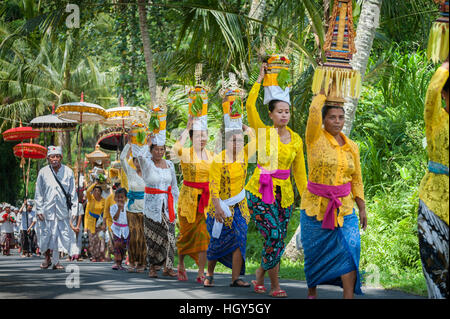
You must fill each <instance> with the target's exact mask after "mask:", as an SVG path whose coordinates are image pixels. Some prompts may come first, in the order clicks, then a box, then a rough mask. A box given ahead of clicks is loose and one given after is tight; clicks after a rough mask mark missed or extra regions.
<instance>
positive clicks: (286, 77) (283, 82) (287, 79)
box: [277, 69, 291, 90]
mask: <svg viewBox="0 0 450 319" xmlns="http://www.w3.org/2000/svg"><path fill="white" fill-rule="evenodd" d="M277 81H278V86H279V87H280V88H281V89H282V90H284V89H285V88H286V87H288V86H291V74H290V73H289V71H288V70H284V69H283V70H281V71H280V73H278V77H277Z"/></svg>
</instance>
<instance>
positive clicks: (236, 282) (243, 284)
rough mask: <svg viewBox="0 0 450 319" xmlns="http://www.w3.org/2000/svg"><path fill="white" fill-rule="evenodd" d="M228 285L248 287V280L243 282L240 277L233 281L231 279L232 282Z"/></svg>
mask: <svg viewBox="0 0 450 319" xmlns="http://www.w3.org/2000/svg"><path fill="white" fill-rule="evenodd" d="M238 283H242V284H238ZM230 287H242V288H248V287H250V284H249V283H248V282H244V281H243V280H242V279H241V278H238V279H236V280H235V281H233V283H231V284H230Z"/></svg>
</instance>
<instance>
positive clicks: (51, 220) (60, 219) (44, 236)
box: [35, 146, 78, 269]
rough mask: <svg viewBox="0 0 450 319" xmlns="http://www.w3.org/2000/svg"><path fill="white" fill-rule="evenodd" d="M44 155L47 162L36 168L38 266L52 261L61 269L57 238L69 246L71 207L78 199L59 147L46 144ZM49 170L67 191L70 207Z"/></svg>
mask: <svg viewBox="0 0 450 319" xmlns="http://www.w3.org/2000/svg"><path fill="white" fill-rule="evenodd" d="M47 159H48V162H49V165H47V166H45V167H43V168H42V169H41V170H40V171H39V175H38V178H37V181H36V191H35V203H36V216H37V222H38V225H37V226H38V227H37V228H38V230H39V233H38V240H39V247H40V251H41V252H43V253H44V256H45V261H44V262H43V263H42V264H41V268H43V269H46V268H48V267H49V266H50V265H52V264H53V269H64V267H63V266H62V265H61V264H60V263H59V253H58V242H59V243H60V245H62V247H63V248H64V249H65V250H66V251H69V250H70V242H71V232H72V231H73V226H72V225H71V223H70V217H71V210H76V209H77V206H76V205H77V203H78V198H77V194H76V189H75V177H74V173H73V171H72V169H70V168H69V167H67V166H65V165H63V164H62V163H61V162H62V150H61V147H59V146H56V147H55V146H49V147H48V152H47ZM52 170H53V171H54V172H55V175H56V178H58V180H59V182H60V183H61V186H62V187H63V188H64V190H65V192H66V193H67V194H68V195H70V198H71V206H70V207H68V205H67V201H66V196H65V195H64V192H63V190H62V189H61V186H60V185H59V184H58V182H57V181H56V180H55V176H54V175H53V173H52ZM52 251H53V254H52Z"/></svg>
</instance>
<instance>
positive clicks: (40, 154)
mask: <svg viewBox="0 0 450 319" xmlns="http://www.w3.org/2000/svg"><path fill="white" fill-rule="evenodd" d="M13 152H14V155H15V156H17V157H19V158H22V161H23V159H24V158H28V169H27V173H26V175H25V173H24V174H23V181H24V184H25V197H27V196H28V182H29V180H30V160H31V159H44V158H46V157H47V148H46V147H44V146H42V145H39V144H33V143H21V144H17V145H16V146H14V147H13ZM22 161H21V164H20V166H21V167H22V169H23V170H25V167H24V165H23V164H24V163H23V162H22Z"/></svg>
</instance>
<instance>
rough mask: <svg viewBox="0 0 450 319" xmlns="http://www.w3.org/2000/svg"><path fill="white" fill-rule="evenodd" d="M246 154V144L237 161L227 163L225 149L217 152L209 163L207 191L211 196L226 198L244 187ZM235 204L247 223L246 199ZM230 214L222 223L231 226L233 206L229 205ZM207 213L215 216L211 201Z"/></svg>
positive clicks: (248, 215)
mask: <svg viewBox="0 0 450 319" xmlns="http://www.w3.org/2000/svg"><path fill="white" fill-rule="evenodd" d="M247 167H248V155H247V146H246V148H244V152H241V154H240V156H238V159H237V161H235V162H233V163H227V161H225V151H222V152H221V153H219V154H217V155H216V156H215V157H214V160H213V162H212V164H211V168H210V171H209V191H210V195H211V199H212V198H220V199H221V200H226V199H228V198H231V197H233V196H236V195H238V194H239V193H240V192H241V191H242V189H244V187H245V179H246V177H247ZM236 205H239V210H240V211H241V213H242V216H243V217H244V218H245V220H246V222H247V224H248V223H249V221H250V213H249V211H248V206H247V199H245V198H244V199H243V200H242V201H240V202H239V203H237V204H236ZM230 211H231V214H232V216H231V217H227V218H226V219H225V222H224V225H225V226H227V227H231V224H232V222H233V216H234V206H233V207H230ZM208 214H209V215H210V216H211V217H214V216H215V207H214V204H213V203H212V201H210V203H209V207H208Z"/></svg>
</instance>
